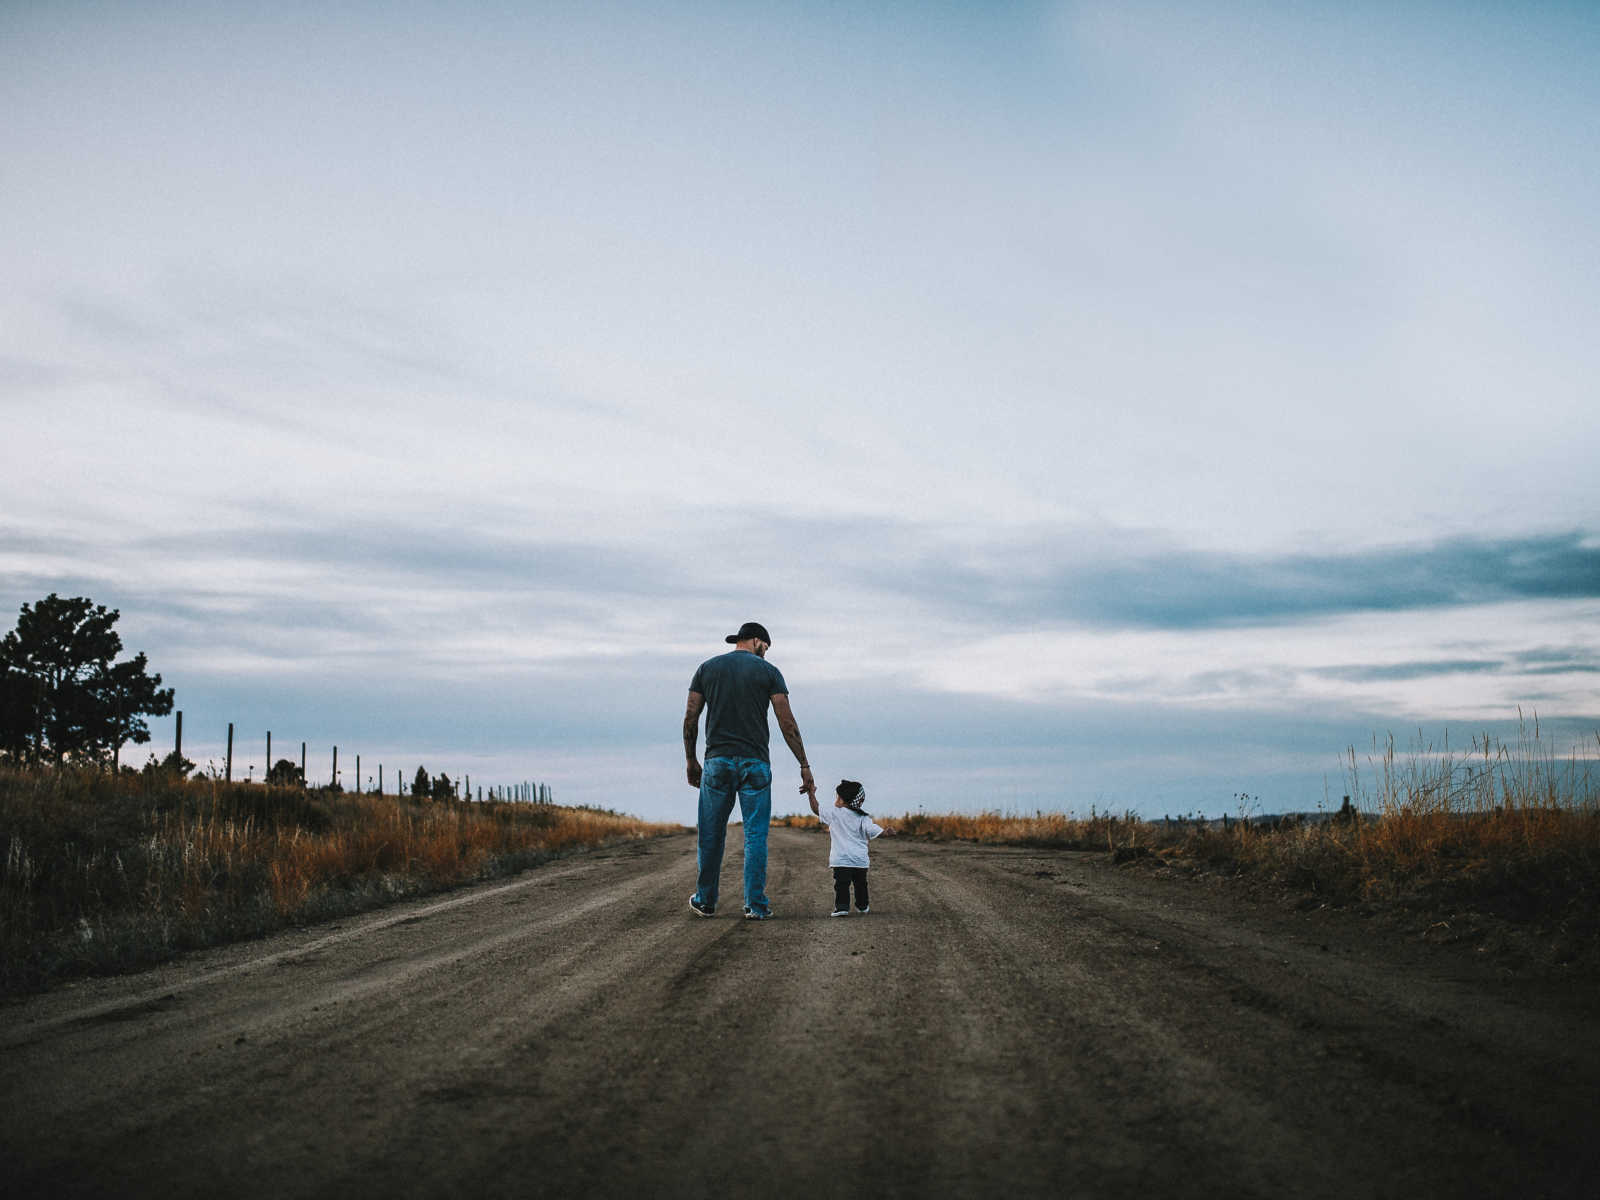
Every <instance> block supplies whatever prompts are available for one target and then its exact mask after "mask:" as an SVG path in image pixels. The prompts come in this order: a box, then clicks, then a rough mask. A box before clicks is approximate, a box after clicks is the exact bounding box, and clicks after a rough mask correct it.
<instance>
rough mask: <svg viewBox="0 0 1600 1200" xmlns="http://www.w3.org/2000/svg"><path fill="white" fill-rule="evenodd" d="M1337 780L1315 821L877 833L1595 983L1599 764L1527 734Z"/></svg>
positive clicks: (1080, 822)
mask: <svg viewBox="0 0 1600 1200" xmlns="http://www.w3.org/2000/svg"><path fill="white" fill-rule="evenodd" d="M1584 749H1585V750H1586V751H1587V750H1591V749H1592V748H1588V747H1586V748H1584ZM1347 766H1348V775H1349V779H1348V784H1349V791H1350V794H1351V796H1352V797H1353V801H1354V802H1353V803H1352V806H1351V808H1350V809H1349V810H1348V811H1346V812H1345V813H1343V814H1337V815H1333V816H1331V817H1322V816H1321V815H1320V814H1319V819H1309V820H1308V819H1303V818H1302V819H1293V818H1290V819H1286V820H1280V821H1275V822H1270V823H1267V822H1257V821H1251V820H1249V819H1248V817H1247V816H1242V817H1241V818H1240V819H1236V820H1233V821H1231V822H1229V823H1228V824H1227V825H1226V826H1223V825H1219V824H1217V823H1212V822H1201V821H1173V822H1170V823H1168V822H1165V821H1144V820H1140V819H1139V818H1138V817H1136V816H1133V815H1124V816H1120V817H1117V816H1110V815H1095V816H1093V817H1090V818H1088V819H1083V818H1077V817H1072V816H1068V815H1064V814H1059V813H1037V814H1035V815H1033V816H1016V815H1007V814H1002V813H999V812H984V813H977V814H971V815H962V814H943V815H938V814H928V813H920V812H919V813H914V814H910V815H907V816H903V817H898V818H885V819H884V823H885V824H886V825H887V824H892V825H893V826H895V827H896V829H897V830H898V831H899V832H900V833H902V834H905V835H909V836H912V837H921V838H928V839H933V840H957V839H959V840H965V841H973V842H980V843H991V844H1004V845H1013V846H1033V847H1039V848H1053V849H1068V850H1091V851H1100V852H1104V853H1107V854H1109V855H1111V856H1112V857H1113V858H1114V859H1115V860H1116V861H1118V862H1132V863H1137V864H1138V865H1140V866H1141V867H1143V868H1148V869H1157V870H1160V869H1170V870H1171V871H1172V872H1173V873H1174V874H1190V875H1204V876H1207V877H1212V878H1216V877H1225V878H1229V879H1234V880H1238V881H1240V882H1242V883H1243V884H1244V885H1245V886H1247V887H1250V888H1252V889H1254V890H1256V891H1258V892H1268V893H1270V894H1272V895H1274V896H1275V897H1277V898H1281V899H1285V900H1288V901H1289V902H1291V903H1296V904H1299V905H1301V906H1303V907H1315V906H1319V905H1323V904H1327V905H1332V906H1350V907H1357V908H1360V909H1362V910H1364V911H1366V912H1369V913H1374V914H1389V915H1394V916H1397V917H1401V918H1404V920H1405V921H1406V923H1407V924H1408V925H1409V926H1410V927H1412V928H1415V929H1417V930H1418V931H1420V932H1421V933H1422V934H1423V936H1424V937H1425V938H1426V939H1427V940H1429V941H1430V942H1446V943H1459V944H1463V945H1467V946H1469V947H1471V948H1473V949H1475V950H1484V951H1492V950H1495V949H1497V948H1500V947H1503V946H1509V945H1511V944H1512V943H1516V944H1517V946H1519V947H1521V949H1520V950H1519V951H1518V952H1519V954H1521V955H1522V956H1523V957H1531V958H1533V959H1537V960H1539V961H1540V962H1542V963H1544V964H1548V965H1556V966H1571V967H1580V968H1583V969H1585V970H1587V971H1597V972H1600V763H1596V761H1595V760H1594V759H1593V758H1592V757H1590V756H1589V755H1588V754H1587V753H1584V754H1580V752H1579V751H1578V750H1573V751H1572V752H1570V753H1569V754H1568V755H1566V756H1565V757H1562V756H1558V755H1556V754H1555V753H1554V752H1552V750H1551V748H1550V747H1549V746H1548V745H1546V744H1545V743H1544V742H1543V741H1542V740H1541V738H1540V735H1539V729H1538V724H1537V722H1534V723H1533V724H1532V725H1531V726H1527V727H1524V729H1523V731H1522V733H1521V735H1520V736H1519V737H1518V739H1517V740H1516V743H1515V744H1514V745H1511V746H1507V745H1504V744H1502V743H1500V742H1498V741H1496V740H1494V739H1490V738H1487V737H1485V738H1477V739H1474V740H1473V742H1472V745H1471V748H1470V750H1468V751H1467V752H1466V753H1464V754H1456V753H1452V752H1451V751H1450V750H1449V749H1448V748H1444V749H1440V750H1435V749H1434V748H1432V747H1423V748H1420V749H1414V750H1412V751H1411V752H1409V753H1407V754H1400V753H1397V752H1396V749H1395V746H1394V743H1393V740H1392V739H1390V740H1389V741H1388V742H1387V743H1386V744H1383V745H1379V746H1375V747H1374V752H1373V754H1372V755H1371V756H1370V757H1369V758H1368V760H1367V769H1366V770H1365V771H1363V770H1362V769H1361V764H1360V763H1358V761H1357V759H1356V756H1355V753H1354V752H1353V751H1352V752H1351V753H1350V756H1349V762H1348V764H1347ZM789 823H791V824H794V825H796V826H800V827H806V826H809V825H812V824H814V818H811V817H809V816H808V817H804V818H793V819H792V820H791V821H790V822H789Z"/></svg>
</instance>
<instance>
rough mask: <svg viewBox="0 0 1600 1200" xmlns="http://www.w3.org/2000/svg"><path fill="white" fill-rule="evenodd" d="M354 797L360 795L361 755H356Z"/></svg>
mask: <svg viewBox="0 0 1600 1200" xmlns="http://www.w3.org/2000/svg"><path fill="white" fill-rule="evenodd" d="M356 795H358V796H359V795H361V755H359V754H358V755H356Z"/></svg>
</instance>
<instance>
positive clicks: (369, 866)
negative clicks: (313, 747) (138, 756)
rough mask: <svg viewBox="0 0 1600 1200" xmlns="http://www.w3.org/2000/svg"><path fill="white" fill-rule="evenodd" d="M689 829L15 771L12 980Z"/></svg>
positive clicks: (6, 816)
mask: <svg viewBox="0 0 1600 1200" xmlns="http://www.w3.org/2000/svg"><path fill="white" fill-rule="evenodd" d="M678 828H679V827H677V826H668V825H656V824H649V823H647V822H644V821H640V820H637V819H635V818H633V817H628V816H624V815H621V814H617V813H611V812H601V811H596V810H592V809H574V808H561V807H554V806H551V807H544V806H536V805H522V804H466V803H454V802H445V803H431V802H415V801H412V800H410V799H399V798H396V797H394V796H375V795H371V794H366V795H359V796H358V795H354V794H348V793H330V792H318V791H310V792H307V791H301V790H300V789H298V788H268V787H264V786H262V785H259V784H256V785H251V784H241V783H234V784H227V783H222V782H220V781H216V780H205V779H197V780H189V781H184V780H179V779H177V778H175V777H174V776H171V775H167V774H159V773H158V774H153V775H130V774H124V775H121V776H111V775H108V774H105V773H103V772H98V771H89V770H74V769H71V768H67V769H61V770H21V769H15V768H3V767H0V989H5V990H14V989H18V988H26V987H33V986H39V985H41V984H43V983H46V982H48V981H49V980H50V979H52V978H57V977H60V976H64V975H70V974H75V973H80V972H83V971H90V970H115V969H123V968H129V967H133V966H139V965H144V964H148V963H150V962H155V961H159V960H161V959H163V958H166V957H169V956H170V955H171V954H173V953H174V952H176V951H179V950H183V949H186V948H190V947H194V946H200V945H207V944H212V943H215V942H219V941H225V940H229V939H232V938H238V937H248V936H254V935H258V934H261V933H264V932H266V931H268V930H271V929H274V928H280V927H282V926H285V925H291V924H299V923H303V922H306V921H309V920H314V919H319V918H323V917H327V916H331V915H335V914H339V913H345V912H352V911H357V910H359V909H363V908H369V907H372V906H374V905H376V904H380V903H383V902H385V901H387V900H390V899H394V898H397V897H401V896H408V895H415V894H419V893H422V892H426V891H431V890H436V889H439V888H443V887H448V886H452V885H455V884H460V883H467V882H471V881H473V880H477V879H484V878H490V877H493V876H496V875H504V874H509V873H512V872H515V871H519V870H522V869H524V868H525V867H528V866H531V865H534V864H536V863H538V862H541V861H544V860H546V859H548V858H550V857H552V856H554V855H556V854H559V853H561V852H562V851H564V850H569V849H573V848H577V847H583V846H594V845H599V844H601V843H603V842H607V841H611V840H615V839H619V838H640V837H652V836H657V835H660V834H663V833H670V832H677V830H678Z"/></svg>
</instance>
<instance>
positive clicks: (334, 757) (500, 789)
mask: <svg viewBox="0 0 1600 1200" xmlns="http://www.w3.org/2000/svg"><path fill="white" fill-rule="evenodd" d="M176 715H177V723H176V732H175V735H174V738H173V747H172V755H173V761H176V762H183V761H185V760H184V758H183V711H182V710H181V709H180V710H178V712H177V714H176ZM291 745H292V743H291ZM233 751H234V727H233V722H232V721H229V722H228V741H227V750H226V751H225V754H224V758H223V764H222V768H221V770H220V771H217V769H216V767H215V765H214V764H213V767H212V770H213V772H215V773H216V774H217V775H218V776H219V777H220V778H221V779H223V780H225V781H226V782H229V783H233V782H243V783H254V782H256V780H255V764H254V763H251V764H249V765H248V767H247V769H246V776H245V778H244V779H243V780H235V779H234V761H233V759H234V755H233ZM306 751H307V743H306V742H301V743H300V761H299V763H298V764H296V763H295V761H294V760H293V759H292V758H287V757H284V758H277V759H274V758H273V757H272V753H273V752H272V731H271V730H268V731H267V733H266V763H267V767H266V770H265V771H263V772H262V778H261V782H262V783H264V784H275V785H279V786H285V787H300V788H306V787H332V788H336V789H338V790H340V791H344V790H347V789H346V788H345V786H344V781H343V769H342V768H341V767H340V766H339V747H338V746H330V748H329V753H330V756H331V757H330V758H329V767H328V781H327V783H325V784H324V783H318V784H312V783H311V782H310V778H311V777H310V775H309V774H308V773H307V772H308V767H307V760H306ZM350 758H351V756H350V755H349V754H347V755H346V756H345V761H346V763H348V762H349V761H350ZM354 759H355V770H354V774H355V787H354V788H353V789H348V790H354V791H356V792H358V793H359V792H374V793H378V794H388V795H395V796H413V797H415V796H417V795H422V796H424V797H425V798H427V799H431V800H461V801H466V802H472V803H478V804H483V803H502V804H554V803H555V792H554V791H553V790H552V788H551V787H550V785H549V784H548V783H540V782H538V781H537V780H532V779H524V780H520V781H518V782H515V783H494V784H489V785H484V784H481V783H480V784H479V785H478V788H477V791H476V793H474V791H473V785H472V776H471V775H469V774H462V775H460V776H458V777H457V778H456V779H453V780H452V779H451V778H450V776H449V775H448V774H446V773H444V772H440V773H439V774H438V775H432V774H430V773H429V772H428V770H427V768H426V766H424V765H423V764H421V763H418V764H417V767H416V770H415V771H414V772H413V773H412V774H411V775H410V776H409V778H408V776H407V774H406V771H405V769H404V768H403V767H396V768H395V770H394V772H393V774H392V775H388V776H386V775H385V764H384V763H381V762H380V763H378V764H377V768H378V769H377V773H376V775H373V774H371V773H368V774H366V775H363V774H362V764H361V755H360V754H356V755H354Z"/></svg>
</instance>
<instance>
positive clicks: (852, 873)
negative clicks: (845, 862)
mask: <svg viewBox="0 0 1600 1200" xmlns="http://www.w3.org/2000/svg"><path fill="white" fill-rule="evenodd" d="M852 883H853V884H855V885H856V907H857V908H866V907H867V869H866V868H865V867H835V868H834V869H833V911H834V912H839V911H841V910H843V909H847V908H849V907H850V885H851V884H852Z"/></svg>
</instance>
